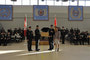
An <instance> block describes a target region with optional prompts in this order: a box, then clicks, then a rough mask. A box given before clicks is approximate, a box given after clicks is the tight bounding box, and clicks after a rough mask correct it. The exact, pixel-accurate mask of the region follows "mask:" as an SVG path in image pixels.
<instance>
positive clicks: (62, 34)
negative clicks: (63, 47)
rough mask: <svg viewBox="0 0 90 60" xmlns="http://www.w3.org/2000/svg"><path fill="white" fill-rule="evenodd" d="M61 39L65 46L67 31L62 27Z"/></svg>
mask: <svg viewBox="0 0 90 60" xmlns="http://www.w3.org/2000/svg"><path fill="white" fill-rule="evenodd" d="M61 39H62V44H65V29H64V27H62V30H61Z"/></svg>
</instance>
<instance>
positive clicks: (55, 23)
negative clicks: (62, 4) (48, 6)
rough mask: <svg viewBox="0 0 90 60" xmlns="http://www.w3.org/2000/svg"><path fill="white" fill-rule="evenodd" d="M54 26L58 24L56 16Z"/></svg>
mask: <svg viewBox="0 0 90 60" xmlns="http://www.w3.org/2000/svg"><path fill="white" fill-rule="evenodd" d="M54 26H55V27H56V26H57V20H56V17H55V20H54Z"/></svg>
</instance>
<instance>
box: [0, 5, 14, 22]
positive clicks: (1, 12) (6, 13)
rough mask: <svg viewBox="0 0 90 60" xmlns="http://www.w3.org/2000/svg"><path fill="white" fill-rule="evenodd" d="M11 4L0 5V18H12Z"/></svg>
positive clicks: (4, 19)
mask: <svg viewBox="0 0 90 60" xmlns="http://www.w3.org/2000/svg"><path fill="white" fill-rule="evenodd" d="M12 8H13V7H12V5H0V20H3V21H8V20H12V16H13V10H12Z"/></svg>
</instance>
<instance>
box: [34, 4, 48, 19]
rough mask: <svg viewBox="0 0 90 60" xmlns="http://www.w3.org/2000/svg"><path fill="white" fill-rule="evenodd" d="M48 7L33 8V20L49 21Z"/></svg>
mask: <svg viewBox="0 0 90 60" xmlns="http://www.w3.org/2000/svg"><path fill="white" fill-rule="evenodd" d="M48 13H49V10H48V5H34V6H33V20H35V21H38V20H40V21H47V20H48V19H49V14H48Z"/></svg>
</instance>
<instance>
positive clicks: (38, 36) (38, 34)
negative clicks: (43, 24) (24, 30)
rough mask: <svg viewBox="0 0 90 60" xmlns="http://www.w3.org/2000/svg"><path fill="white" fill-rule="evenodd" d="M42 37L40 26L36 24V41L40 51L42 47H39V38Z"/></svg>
mask: <svg viewBox="0 0 90 60" xmlns="http://www.w3.org/2000/svg"><path fill="white" fill-rule="evenodd" d="M40 37H41V34H40V31H39V26H38V25H37V26H36V30H35V41H36V44H35V45H36V51H39V50H40V49H38V44H39V42H38V41H39V39H40Z"/></svg>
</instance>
